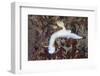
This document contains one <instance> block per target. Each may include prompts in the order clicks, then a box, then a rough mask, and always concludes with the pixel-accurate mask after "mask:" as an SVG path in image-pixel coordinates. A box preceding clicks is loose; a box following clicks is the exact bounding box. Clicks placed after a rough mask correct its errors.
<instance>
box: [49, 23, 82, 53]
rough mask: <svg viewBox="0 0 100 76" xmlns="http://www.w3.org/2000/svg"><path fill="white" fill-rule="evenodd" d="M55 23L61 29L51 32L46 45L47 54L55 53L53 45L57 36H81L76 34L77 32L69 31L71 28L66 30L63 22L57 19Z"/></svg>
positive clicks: (75, 37) (77, 37) (78, 37)
mask: <svg viewBox="0 0 100 76" xmlns="http://www.w3.org/2000/svg"><path fill="white" fill-rule="evenodd" d="M57 25H58V26H59V27H62V30H59V31H57V32H55V33H53V34H52V35H51V37H50V41H49V46H48V52H49V54H53V53H55V46H54V43H55V40H56V39H57V38H59V37H61V38H67V39H69V38H72V39H81V38H82V37H81V36H78V35H77V34H75V33H71V30H66V29H65V27H64V23H63V22H62V21H57Z"/></svg>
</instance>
